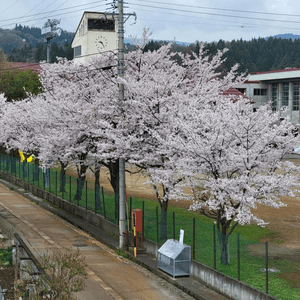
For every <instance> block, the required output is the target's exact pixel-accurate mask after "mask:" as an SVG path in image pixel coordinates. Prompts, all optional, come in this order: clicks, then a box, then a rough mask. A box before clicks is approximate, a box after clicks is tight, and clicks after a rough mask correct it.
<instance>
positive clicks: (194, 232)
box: [193, 218, 196, 259]
mask: <svg viewBox="0 0 300 300" xmlns="http://www.w3.org/2000/svg"><path fill="white" fill-rule="evenodd" d="M195 240H196V219H195V218H193V259H195V252H196V251H195V248H196V242H195Z"/></svg>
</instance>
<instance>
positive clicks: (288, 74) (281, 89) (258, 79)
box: [235, 68, 300, 123]
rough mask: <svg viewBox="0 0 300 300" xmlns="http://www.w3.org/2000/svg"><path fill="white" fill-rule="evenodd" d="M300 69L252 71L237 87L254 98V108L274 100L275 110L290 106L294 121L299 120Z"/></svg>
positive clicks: (290, 114) (273, 106) (289, 112)
mask: <svg viewBox="0 0 300 300" xmlns="http://www.w3.org/2000/svg"><path fill="white" fill-rule="evenodd" d="M299 83H300V69H298V68H297V69H296V68H295V69H290V68H287V69H285V70H276V71H268V72H256V73H251V74H250V75H249V76H248V78H247V81H245V83H244V84H241V85H239V86H236V87H235V88H236V89H237V90H239V91H240V92H242V93H243V94H244V95H246V96H247V97H248V98H250V99H253V100H254V102H255V103H254V104H253V109H255V108H257V107H259V106H260V105H262V104H265V103H266V102H268V101H270V100H271V101H272V108H273V110H274V111H278V110H280V108H281V107H283V106H286V107H288V109H289V111H288V114H289V116H290V117H291V120H292V122H293V123H298V120H299V87H300V86H299Z"/></svg>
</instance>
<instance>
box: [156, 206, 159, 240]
mask: <svg viewBox="0 0 300 300" xmlns="http://www.w3.org/2000/svg"><path fill="white" fill-rule="evenodd" d="M156 241H157V243H159V233H158V207H157V206H156Z"/></svg>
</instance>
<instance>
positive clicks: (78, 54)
mask: <svg viewBox="0 0 300 300" xmlns="http://www.w3.org/2000/svg"><path fill="white" fill-rule="evenodd" d="M80 55H81V46H77V47H75V48H74V57H76V56H80Z"/></svg>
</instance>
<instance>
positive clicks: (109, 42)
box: [71, 11, 118, 63]
mask: <svg viewBox="0 0 300 300" xmlns="http://www.w3.org/2000/svg"><path fill="white" fill-rule="evenodd" d="M71 47H72V48H73V50H74V60H75V61H76V62H82V63H83V62H87V61H88V60H89V59H90V58H91V57H93V56H95V55H99V53H101V52H104V51H114V52H117V51H118V15H117V14H112V13H101V12H88V11H86V12H84V13H83V16H82V18H81V20H80V23H79V25H78V27H77V30H76V33H75V35H74V38H73V40H72V43H71Z"/></svg>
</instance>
